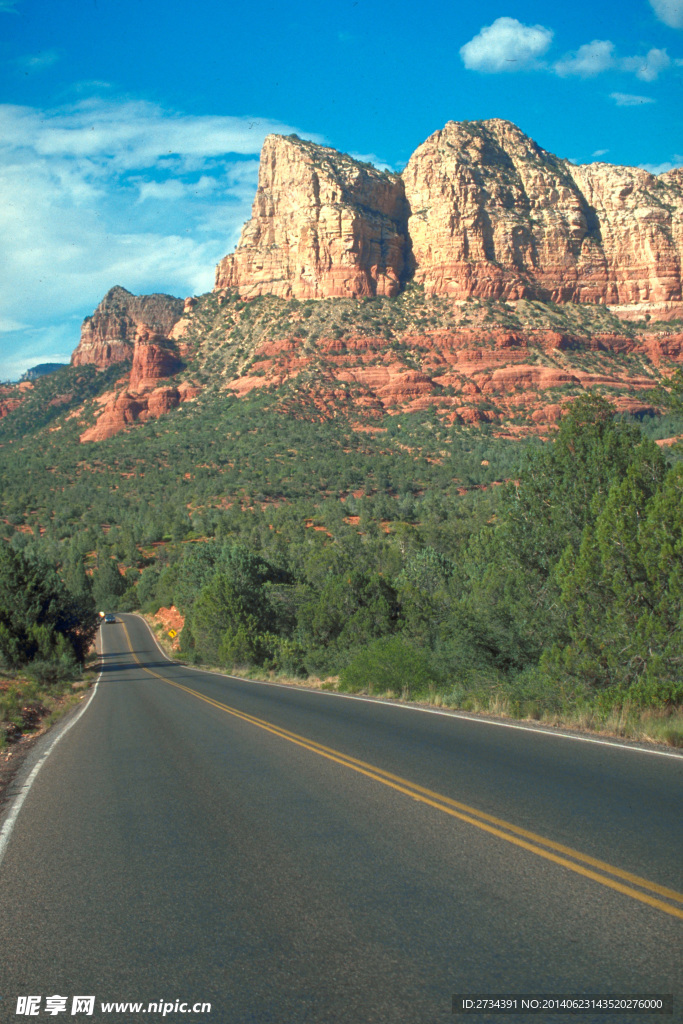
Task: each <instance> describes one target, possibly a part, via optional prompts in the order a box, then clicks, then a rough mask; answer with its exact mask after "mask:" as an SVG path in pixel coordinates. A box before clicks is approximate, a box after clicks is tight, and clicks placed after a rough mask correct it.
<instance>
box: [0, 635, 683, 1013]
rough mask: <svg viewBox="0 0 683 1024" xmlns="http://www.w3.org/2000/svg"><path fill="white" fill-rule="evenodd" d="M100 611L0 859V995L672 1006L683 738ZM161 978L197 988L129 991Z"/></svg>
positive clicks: (682, 995)
mask: <svg viewBox="0 0 683 1024" xmlns="http://www.w3.org/2000/svg"><path fill="white" fill-rule="evenodd" d="M102 634H103V636H102V641H103V650H104V671H103V675H102V679H101V682H100V684H99V687H98V690H97V692H96V693H95V695H94V697H93V698H92V699H91V702H90V704H89V706H88V708H87V710H86V711H85V712H84V714H83V715H82V716H81V718H80V719H79V720H78V721H77V722H76V723H75V725H73V727H72V728H71V729H70V730H69V731H68V733H66V734H65V735H64V738H63V739H62V740H60V742H59V743H58V744H57V746H55V748H54V749H53V751H52V753H51V754H50V756H49V757H48V758H47V760H46V761H45V762H44V765H43V767H42V768H41V770H40V773H39V774H38V775H37V777H36V779H35V782H34V783H33V785H32V787H31V789H30V791H29V794H28V796H27V798H26V800H25V803H24V804H23V806H22V808H21V811H20V813H19V815H18V817H17V820H16V824H15V826H14V829H13V832H12V834H11V837H10V839H9V843H8V844H7V848H6V852H5V857H4V860H3V862H2V864H1V865H0V997H1V999H0V1020H2V1021H8V1020H11V1021H18V1020H21V1019H23V1020H29V1019H36V1020H60V1019H61V1020H67V1019H68V1020H74V1021H76V1020H78V1021H86V1020H101V1021H104V1020H111V1021H117V1020H118V1021H124V1020H125V1021H150V1020H154V1019H160V1020H161V1019H166V1020H173V1021H187V1022H190V1021H192V1022H195V1021H204V1022H211V1024H242V1022H244V1024H246V1022H254V1024H269V1022H283V1024H284V1022H286V1024H298V1022H320V1024H327V1022H330V1024H332V1022H337V1021H340V1022H341V1021H343V1022H349V1024H375V1022H377V1024H379V1022H387V1024H388V1022H391V1024H403V1022H405V1024H431V1022H447V1021H452V1020H454V1019H455V1018H454V1017H453V1016H452V1014H451V997H452V995H453V994H455V993H476V994H493V993H511V994H524V993H526V994H529V993H545V994H559V993H572V994H576V995H579V994H583V993H586V994H596V993H603V994H604V993H611V994H618V993H623V994H652V993H674V994H675V997H676V1003H675V1013H674V1016H673V1017H671V1016H667V1017H663V1018H661V1017H656V1018H654V1017H650V1016H647V1015H644V1014H642V1013H635V1014H625V1015H621V1016H609V1017H605V1016H599V1015H597V1014H595V1013H589V1014H586V1015H585V1016H582V1017H568V1016H565V1015H562V1016H552V1017H546V1016H543V1017H540V1016H530V1015H524V1016H523V1017H515V1018H509V1017H503V1016H500V1015H498V1014H488V1015H486V1016H477V1017H472V1018H471V1019H472V1020H474V1021H477V1022H480V1024H484V1022H486V1021H505V1020H518V1021H522V1020H534V1021H541V1020H546V1021H552V1022H561V1021H569V1020H571V1021H582V1022H584V1024H587V1022H589V1021H616V1020H618V1021H622V1022H626V1021H628V1022H634V1021H643V1020H656V1019H661V1020H664V1021H667V1020H668V1021H672V1020H676V1021H678V1020H681V1019H683V981H682V979H681V962H682V956H681V954H682V952H683V946H682V943H681V936H682V934H683V897H682V896H680V895H677V894H680V893H681V891H683V877H682V867H683V859H682V858H681V851H682V850H683V815H681V809H682V807H683V800H682V795H683V758H681V757H677V756H675V755H673V756H666V755H664V756H663V755H661V754H653V753H641V752H636V751H634V750H632V749H628V748H625V747H623V746H621V745H618V744H612V745H609V744H595V743H587V742H579V741H573V740H569V739H563V738H557V737H556V736H549V735H545V734H543V733H541V732H533V731H529V730H518V729H510V728H502V727H497V726H494V725H489V724H485V723H482V722H478V721H471V720H464V719H462V718H457V717H453V716H448V715H441V714H427V713H420V712H417V711H410V710H405V709H404V708H401V707H396V706H391V705H388V704H384V703H380V702H369V701H361V700H356V699H350V698H343V697H339V696H335V695H331V694H323V693H316V692H310V691H306V690H300V689H291V688H287V687H282V686H272V685H259V684H255V683H248V682H243V681H239V680H234V679H229V678H226V677H224V676H218V675H214V674H209V673H201V672H197V671H193V670H190V669H187V668H183V667H181V666H177V665H174V664H171V663H169V662H168V661H165V660H164V659H163V657H162V656H161V654H160V652H159V651H158V649H157V648H156V646H155V645H154V642H153V640H152V638H151V635H150V634H149V632H148V630H147V627H146V626H145V625H144V623H143V622H142V621H141V620H140V619H137V618H136V617H134V616H122V617H121V620H120V621H119V622H118V623H117V624H116V625H109V626H105V627H103V630H102ZM52 738H53V737H52V736H50V737H48V740H49V742H51V740H52ZM47 742H48V741H47V740H46V741H45V743H44V746H45V745H46V744H47ZM30 767H31V765H28V766H27V767H26V770H25V774H26V773H27V772H28V771H29V769H30ZM30 995H40V996H41V997H42V1001H41V1004H40V1013H39V1015H38V1016H37V1017H32V1018H30V1017H29V1016H27V1015H24V1016H16V1015H15V1010H16V1006H17V998H18V997H19V996H30ZM53 995H61V996H63V997H67V999H68V1002H67V1004H66V1010H65V1011H64V1012H63V1013H60V1014H58V1015H49V1016H48V1015H47V1014H46V1013H45V997H46V996H53ZM76 995H84V996H88V995H94V996H95V997H96V1004H95V1010H94V1012H93V1014H92V1015H88V1014H87V1013H76V1014H74V1015H72V1014H71V1007H72V999H73V997H74V996H76ZM109 1000H111V1001H118V1002H121V1003H123V1002H132V1001H140V1002H142V1003H143V1005H144V1008H145V1010H146V1011H147V1012H145V1013H143V1012H141V1011H140V1012H138V1011H130V1010H127V1011H125V1012H119V1013H115V1012H110V1013H103V1011H102V1009H101V1002H102V1001H109ZM176 1001H179V1005H180V1003H186V1004H187V1006H188V1007H189V1008H191V1007H192V1006H194V1005H195V1004H197V1003H203V1002H207V1003H210V1004H211V1013H202V1012H200V1010H199V1009H198V1010H197V1011H196V1012H194V1011H192V1010H191V1009H190V1012H186V1013H185V1014H182V1013H180V1012H177V1013H176V1012H175V1010H174V1011H173V1012H169V1013H167V1014H166V1016H165V1017H164V1016H163V1015H162V1013H161V1012H158V1013H155V1011H154V1010H153V1009H151V1008H150V1009H149V1010H148V1009H147V1005H148V1003H159V1004H160V1006H161V1004H163V1003H171V1004H173V1006H174V1007H175V1004H176ZM167 1009H168V1007H167ZM458 1019H462V1018H458ZM468 1019H469V1018H468Z"/></svg>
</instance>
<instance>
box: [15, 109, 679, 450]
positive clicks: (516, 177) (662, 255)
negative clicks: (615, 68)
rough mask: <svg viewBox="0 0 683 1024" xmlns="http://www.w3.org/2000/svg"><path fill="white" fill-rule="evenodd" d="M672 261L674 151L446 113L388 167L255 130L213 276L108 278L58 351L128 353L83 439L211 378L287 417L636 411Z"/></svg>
mask: <svg viewBox="0 0 683 1024" xmlns="http://www.w3.org/2000/svg"><path fill="white" fill-rule="evenodd" d="M682 262H683V171H682V170H674V171H670V172H668V173H667V174H662V175H658V176H655V175H652V174H649V173H648V172H647V171H644V170H640V169H638V168H631V167H615V166H611V165H608V164H604V163H596V164H589V165H586V166H574V165H572V164H570V163H569V162H568V161H566V160H561V159H559V158H558V157H556V156H553V155H552V154H551V153H547V152H546V151H545V150H543V149H541V148H540V146H538V145H537V144H536V143H535V142H533V140H531V139H530V138H528V137H527V136H526V135H524V133H523V132H521V131H520V130H519V128H517V127H516V126H515V125H513V124H511V123H510V122H508V121H502V120H497V119H494V120H490V121H478V122H467V121H465V122H460V123H456V122H452V121H451V122H449V123H448V124H447V125H446V126H445V127H444V128H443V129H442V130H441V131H437V132H435V133H434V134H433V135H432V136H430V138H429V139H427V141H426V142H424V143H423V144H422V145H421V146H419V147H418V149H417V150H416V151H415V153H414V154H413V155H412V157H411V158H410V160H409V162H408V164H407V166H406V168H405V170H404V171H403V173H402V174H401V175H398V174H387V173H383V172H381V171H378V170H377V169H375V168H374V167H372V166H370V165H368V164H363V163H360V162H358V161H356V160H354V159H352V158H351V157H349V156H346V155H344V154H342V153H338V152H337V151H336V150H333V149H330V148H329V147H325V146H317V145H314V144H313V143H311V142H305V141H303V140H301V139H299V138H298V137H296V136H288V137H282V136H277V135H270V136H268V137H267V138H266V140H265V142H264V145H263V150H262V154H261V164H260V170H259V183H258V189H257V192H256V197H255V199H254V204H253V209H252V217H251V219H250V220H249V221H248V223H247V224H246V225H245V227H244V229H243V231H242V236H241V238H240V241H239V244H238V246H237V248H236V250H235V252H234V253H232V254H231V255H228V256H226V257H225V258H224V259H223V260H221V262H220V263H219V265H218V268H217V273H216V285H215V289H214V292H213V293H210V294H208V295H204V296H200V297H197V298H190V299H186V300H185V303H184V306H183V303H182V301H181V300H180V299H175V298H173V297H171V296H168V295H148V296H145V295H142V296H134V295H131V294H130V292H127V291H126V290H125V289H123V288H119V287H117V288H113V289H112V290H111V291H110V292H108V294H107V295H106V296H105V298H104V299H103V300H102V302H101V303H100V305H99V306H98V307H97V309H96V310H95V312H94V314H93V315H92V317H87V318H86V320H85V322H84V324H83V329H82V334H81V341H80V344H79V346H78V348H77V349H76V351H75V352H74V354H73V357H72V363H73V364H74V365H80V364H83V363H92V364H95V365H96V366H98V367H101V368H104V367H106V366H108V365H110V364H112V363H116V362H120V361H123V360H129V359H130V360H132V368H131V371H130V374H126V376H125V377H122V378H121V380H120V381H119V382H118V384H117V385H116V386H115V388H114V390H112V391H110V392H109V393H107V394H105V395H101V396H100V397H99V399H97V400H96V408H95V413H96V420H95V423H94V424H93V423H92V422H88V421H87V420H85V419H84V420H83V421H82V422H83V427H84V428H85V429H84V432H83V433H82V434H81V440H83V441H98V440H102V439H104V438H107V437H110V436H112V435H113V434H115V433H117V432H119V431H120V430H122V429H124V428H126V427H128V426H130V425H131V424H133V423H135V422H137V421H143V420H147V419H153V418H156V417H157V416H160V415H162V414H163V413H166V412H169V411H170V410H172V409H173V408H175V407H176V406H178V405H179V404H180V403H181V402H184V401H187V400H191V399H192V398H194V397H196V396H197V395H198V394H199V392H200V391H201V390H202V387H203V386H204V385H205V384H207V383H211V384H212V385H214V389H215V387H216V386H217V387H218V389H220V390H222V391H225V392H227V393H232V394H235V395H239V396H245V395H247V394H249V393H251V392H252V391H255V390H257V389H261V388H264V387H265V388H272V389H279V393H280V398H279V399H278V401H279V402H280V407H281V409H282V411H283V412H286V413H287V414H291V415H295V416H297V415H303V416H308V415H312V416H314V417H316V416H323V417H325V416H332V415H338V414H339V415H345V416H349V418H350V419H351V420H352V422H354V421H355V420H354V417H355V418H356V419H358V418H359V422H360V420H362V421H363V422H364V423H365V421H366V420H367V419H368V418H370V419H373V418H375V419H376V418H381V417H383V416H384V415H385V414H386V413H393V412H400V411H406V412H407V411H411V410H418V409H423V408H427V407H434V409H435V410H436V411H438V413H439V414H440V415H442V416H443V417H445V418H447V419H448V420H450V421H451V422H463V423H476V422H484V421H486V422H490V423H494V424H497V425H498V429H499V430H501V431H505V430H507V431H509V432H511V434H514V435H516V434H518V433H524V432H526V431H528V430H529V429H540V430H544V429H546V428H547V427H548V426H549V425H551V424H553V423H554V422H556V421H557V419H558V418H559V416H560V409H561V405H562V403H563V402H564V401H566V400H567V399H571V398H573V397H575V396H576V395H577V394H580V393H581V392H582V391H583V390H586V389H593V388H597V389H598V390H599V391H600V392H601V393H603V394H605V395H608V396H610V398H611V400H612V401H613V403H614V405H615V407H616V408H618V409H621V410H623V411H630V412H633V413H643V412H645V411H647V410H648V409H650V407H649V405H648V396H649V394H650V392H651V390H652V386H653V384H654V383H656V381H657V380H658V379H659V377H660V376H662V375H666V374H667V373H668V372H669V371H670V369H671V368H672V367H673V366H675V365H676V364H680V363H681V361H683V334H682V333H681V327H680V322H681V319H683V295H682V293H681V287H682V285H681V280H682V273H681V265H682ZM415 286H418V287H415ZM259 296H261V297H262V299H261V301H260V302H258V303H252V302H244V301H243V300H245V299H254V298H256V297H259ZM310 299H316V300H321V301H318V302H309V301H307V300H310ZM290 300H291V301H290ZM294 300H298V301H294ZM606 307H609V308H606ZM615 314H616V315H615ZM629 320H630V321H631V323H628V322H627V321H629ZM655 321H659V322H658V323H656V322H655ZM667 321H669V322H667ZM190 359H191V361H192V366H191V374H192V376H191V379H190V370H187V371H186V372H184V371H185V365H186V364H185V362H184V361H185V360H188V361H189V360H190ZM181 371H183V372H181ZM169 378H175V379H169ZM198 381H201V384H198ZM216 393H218V392H216ZM15 401H16V398H15V396H14V394H12V395H7V396H0V415H2V414H3V412H7V411H11V408H12V403H13V402H15ZM650 411H653V410H651V409H650Z"/></svg>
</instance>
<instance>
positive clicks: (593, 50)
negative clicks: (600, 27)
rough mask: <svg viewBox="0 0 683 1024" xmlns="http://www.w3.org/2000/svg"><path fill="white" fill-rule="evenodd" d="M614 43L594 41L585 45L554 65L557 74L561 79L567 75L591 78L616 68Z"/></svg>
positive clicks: (606, 40)
mask: <svg viewBox="0 0 683 1024" xmlns="http://www.w3.org/2000/svg"><path fill="white" fill-rule="evenodd" d="M614 65H615V59H614V43H612V42H610V40H609V39H594V40H593V42H592V43H584V45H583V46H580V47H579V48H578V50H576V52H575V53H569V54H567V55H566V56H564V57H563V58H562V60H558V61H557V63H556V64H555V65H554V70H555V72H556V73H557V74H558V75H560V77H561V78H565V77H566V76H567V75H580V76H581V78H589V77H592V76H593V75H599V74H600V73H601V72H603V71H607V70H609V68H612V67H614Z"/></svg>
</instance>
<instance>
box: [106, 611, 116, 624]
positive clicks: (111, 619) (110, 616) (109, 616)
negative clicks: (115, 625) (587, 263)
mask: <svg viewBox="0 0 683 1024" xmlns="http://www.w3.org/2000/svg"><path fill="white" fill-rule="evenodd" d="M104 621H105V622H116V616H115V615H114V614H112V612H107V614H106V615H105V616H104Z"/></svg>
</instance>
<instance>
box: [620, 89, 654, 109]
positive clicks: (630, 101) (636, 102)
mask: <svg viewBox="0 0 683 1024" xmlns="http://www.w3.org/2000/svg"><path fill="white" fill-rule="evenodd" d="M609 95H610V99H612V100H614V102H615V103H616V105H617V106H618V107H639V106H641V104H643V103H654V102H655V101H654V100H653V99H652V97H651V96H633V95H631V93H627V92H611V93H610V94H609Z"/></svg>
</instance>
